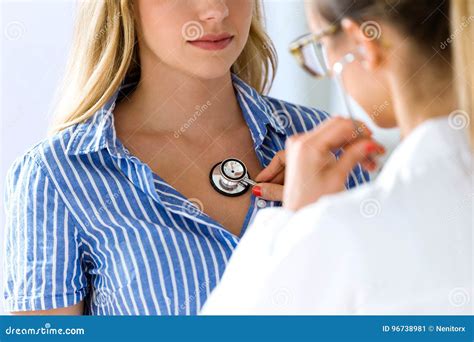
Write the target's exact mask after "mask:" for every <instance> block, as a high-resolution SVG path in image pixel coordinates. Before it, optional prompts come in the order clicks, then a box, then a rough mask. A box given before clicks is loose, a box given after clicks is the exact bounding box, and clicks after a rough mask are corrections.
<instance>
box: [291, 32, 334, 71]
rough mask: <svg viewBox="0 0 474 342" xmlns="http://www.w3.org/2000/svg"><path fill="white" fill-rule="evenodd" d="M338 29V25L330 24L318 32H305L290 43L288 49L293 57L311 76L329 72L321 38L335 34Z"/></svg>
mask: <svg viewBox="0 0 474 342" xmlns="http://www.w3.org/2000/svg"><path fill="white" fill-rule="evenodd" d="M339 29H340V25H336V24H335V25H331V26H329V27H328V28H326V29H324V30H322V31H320V32H318V33H309V34H305V35H304V36H301V37H299V38H298V39H296V40H295V41H293V42H292V43H291V44H290V46H289V49H290V52H291V54H292V55H293V57H295V59H296V60H297V62H298V64H299V65H300V66H301V67H302V68H303V69H304V70H306V71H307V72H308V73H310V74H311V75H312V76H314V77H317V78H322V77H326V76H329V75H330V74H331V69H330V66H329V64H328V59H327V54H326V50H325V48H324V46H323V44H322V43H321V39H322V38H323V37H326V36H329V35H332V34H335V33H336V32H338V31H339Z"/></svg>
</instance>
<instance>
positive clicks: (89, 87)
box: [49, 0, 277, 134]
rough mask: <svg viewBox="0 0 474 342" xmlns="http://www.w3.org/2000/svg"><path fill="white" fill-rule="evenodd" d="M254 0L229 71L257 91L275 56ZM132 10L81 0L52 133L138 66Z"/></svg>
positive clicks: (266, 84) (81, 115)
mask: <svg viewBox="0 0 474 342" xmlns="http://www.w3.org/2000/svg"><path fill="white" fill-rule="evenodd" d="M261 1H262V0H256V1H255V6H254V9H253V17H252V24H251V28H250V35H249V39H248V41H247V44H246V45H245V47H244V50H243V52H242V54H241V55H240V57H239V58H238V60H237V61H235V63H234V65H233V66H232V72H234V73H236V74H237V75H238V76H239V77H240V78H242V79H243V80H244V81H246V82H247V83H249V84H250V85H251V86H253V87H254V88H255V89H256V90H257V91H258V92H260V93H265V92H267V91H268V90H269V88H270V86H271V84H272V81H273V77H274V75H275V70H276V67H277V56H276V52H275V49H274V47H273V44H272V42H271V40H270V38H269V36H268V35H267V34H266V33H265V30H264V16H263V11H262V5H261ZM135 19H136V18H135V13H134V8H133V2H132V1H130V0H94V1H88V0H81V1H79V3H78V11H77V18H76V23H75V33H74V37H73V41H72V49H71V52H70V56H69V60H68V64H67V67H66V72H65V76H64V80H63V82H62V85H61V86H60V88H59V91H58V94H57V104H56V108H55V113H54V121H53V124H52V127H50V131H49V133H50V134H54V133H57V132H59V131H61V130H63V129H65V128H67V127H69V126H71V125H74V124H76V123H81V122H83V121H85V120H87V119H89V118H90V117H91V116H92V115H94V113H95V112H96V111H97V110H98V109H100V108H101V107H102V106H103V105H104V104H105V103H106V101H107V100H108V99H109V98H110V97H111V96H112V95H113V93H114V92H115V91H116V90H117V88H118V87H119V86H120V84H121V83H122V82H123V81H124V80H125V79H126V78H127V77H128V76H129V75H131V74H137V73H139V71H140V61H139V55H138V44H137V33H136V29H135Z"/></svg>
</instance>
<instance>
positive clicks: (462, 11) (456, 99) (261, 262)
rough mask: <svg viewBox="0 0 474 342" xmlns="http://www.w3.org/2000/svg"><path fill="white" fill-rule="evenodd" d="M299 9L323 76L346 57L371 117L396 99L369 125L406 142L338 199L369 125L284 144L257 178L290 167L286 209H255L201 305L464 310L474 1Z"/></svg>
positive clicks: (354, 90) (329, 0)
mask: <svg viewBox="0 0 474 342" xmlns="http://www.w3.org/2000/svg"><path fill="white" fill-rule="evenodd" d="M307 4H308V18H309V20H310V23H311V27H312V28H313V32H315V34H311V35H310V36H307V37H306V39H304V40H300V41H298V43H297V44H295V45H296V46H297V47H298V49H299V48H303V47H304V46H305V45H306V44H314V46H315V47H316V48H318V49H323V50H325V51H326V52H327V59H326V60H321V61H320V62H321V64H320V65H323V66H324V65H325V66H326V67H323V68H320V69H319V70H331V69H333V70H334V68H335V69H337V68H338V65H339V66H341V64H338V63H340V61H343V63H342V64H343V74H342V77H343V79H344V83H345V85H346V88H347V91H348V92H349V93H350V94H351V95H352V96H353V97H354V98H355V99H356V100H357V101H358V102H359V103H360V104H361V105H362V106H363V107H364V108H365V109H366V110H367V111H369V110H370V109H371V108H373V105H376V104H377V103H384V102H385V101H387V102H388V103H390V104H393V105H392V106H390V107H389V108H388V109H387V110H386V111H384V112H383V113H380V114H379V115H377V116H374V117H373V120H374V122H375V123H377V124H381V123H383V122H385V123H386V122H392V123H393V125H397V126H399V127H400V128H401V131H402V135H403V141H402V143H401V144H400V146H398V147H397V149H396V150H395V151H394V152H393V154H392V155H391V156H390V158H389V160H388V161H387V163H386V164H385V166H384V169H383V170H382V172H381V174H380V175H379V176H378V178H377V180H376V181H374V182H373V183H371V184H367V185H364V186H362V187H360V188H358V189H354V190H352V191H349V192H346V193H337V192H338V188H339V187H340V185H341V184H342V179H343V177H345V175H347V172H348V170H350V168H351V166H352V165H354V163H355V162H357V160H360V159H361V158H363V153H362V154H361V152H363V151H364V149H365V148H366V145H367V143H366V142H365V141H364V140H365V139H364V138H363V137H364V136H370V133H369V132H367V131H362V132H361V133H363V134H362V137H361V136H357V135H353V133H354V125H353V122H351V121H350V120H347V119H342V118H334V119H331V120H328V121H326V122H325V123H324V124H323V125H321V126H320V127H318V129H316V130H315V131H314V132H310V133H307V134H302V135H300V136H295V137H292V138H290V139H289V141H288V144H287V148H286V149H285V152H284V153H283V152H280V156H279V159H276V160H275V163H272V166H271V167H269V168H268V169H267V170H266V171H265V174H262V176H261V177H262V178H263V179H266V178H268V177H274V176H275V173H279V172H282V168H277V167H275V166H281V165H278V164H279V162H278V161H279V160H282V161H284V164H285V166H286V168H285V170H284V172H285V184H284V190H283V193H284V195H283V208H268V209H264V210H263V211H261V212H259V213H258V214H257V217H256V218H255V221H254V224H253V225H252V227H250V228H249V231H248V232H247V234H246V235H245V237H244V238H243V239H242V241H241V242H240V244H239V246H238V248H237V250H236V251H235V253H234V255H233V257H232V260H231V261H230V263H229V265H228V267H227V270H226V272H225V274H224V276H223V278H222V281H221V283H220V284H219V285H218V286H217V288H216V289H215V291H214V293H213V294H212V295H211V296H210V298H209V300H208V301H207V303H206V306H205V308H204V312H205V313H206V314H342V315H348V314H350V315H352V314H358V315H371V314H378V315H379V314H382V315H419V314H425V315H443V314H444V315H446V314H449V315H472V314H473V305H472V298H473V294H474V293H473V270H474V268H473V240H472V238H473V232H472V214H473V213H472V199H473V186H472V185H473V183H472V180H473V178H472V177H473V171H472V148H471V147H470V145H469V138H468V132H469V131H468V130H469V128H471V132H472V123H471V127H469V123H470V121H471V120H472V110H473V101H474V89H473V78H474V77H473V75H474V71H473V63H472V61H473V58H474V54H473V47H474V45H473V39H474V1H472V0H469V1H467V0H451V1H444V0H417V1H412V0H393V1H392V0H386V1H378V0H366V1H352V0H309V1H307ZM449 18H453V19H452V21H450V20H449ZM364 28H365V29H364ZM367 28H369V29H368V30H367ZM370 32H371V33H372V35H368V33H370ZM308 38H309V39H308ZM305 62H309V61H307V60H305ZM326 62H327V63H328V64H327V65H326V64H325V63H326ZM306 65H315V64H313V63H311V64H306ZM334 66H335V67H334ZM339 70H340V69H339ZM319 76H324V75H322V74H319ZM326 76H327V75H326ZM361 79H365V80H371V82H366V83H364V87H363V88H364V91H360V89H361V86H360V82H361V81H360V80H361ZM456 85H457V86H456ZM471 139H472V137H471ZM471 143H472V140H471ZM342 145H344V147H345V148H344V151H345V154H344V156H343V157H342V158H341V159H340V160H338V161H334V160H332V159H331V158H329V151H330V148H338V147H340V146H342ZM316 169H317V170H320V172H319V173H318V174H317V175H314V174H313V170H316ZM272 185H273V186H279V185H278V184H274V183H272ZM328 194H332V195H328ZM323 195H326V196H323ZM341 213H344V215H341Z"/></svg>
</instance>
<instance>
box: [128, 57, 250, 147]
mask: <svg viewBox="0 0 474 342" xmlns="http://www.w3.org/2000/svg"><path fill="white" fill-rule="evenodd" d="M141 71H142V72H141V79H140V83H139V85H138V86H137V88H136V90H135V91H134V92H133V93H132V94H131V95H130V96H129V98H128V99H126V100H124V101H122V102H121V103H120V104H119V106H120V107H121V111H120V112H124V113H133V115H128V114H127V115H126V116H127V117H121V120H122V121H123V122H126V126H127V128H128V129H129V130H132V131H133V130H140V131H145V132H147V133H152V134H154V133H157V134H175V133H176V132H180V135H186V136H188V137H190V138H192V137H193V135H202V134H203V133H204V132H203V130H204V131H205V134H208V135H211V136H212V135H216V134H222V132H224V131H226V130H229V128H232V127H237V126H242V125H243V124H245V121H244V118H243V117H242V113H241V111H240V106H239V104H238V102H237V99H236V96H235V92H234V88H233V83H232V77H231V73H230V72H228V73H226V74H225V75H223V76H222V77H218V78H214V79H205V80H204V79H200V78H197V77H195V76H193V75H189V74H186V73H184V72H182V71H178V70H175V69H172V68H170V67H167V66H163V65H158V66H156V65H155V66H154V67H152V66H151V65H150V66H149V65H147V64H146V63H144V64H142V70H141ZM183 128H185V130H184V132H183Z"/></svg>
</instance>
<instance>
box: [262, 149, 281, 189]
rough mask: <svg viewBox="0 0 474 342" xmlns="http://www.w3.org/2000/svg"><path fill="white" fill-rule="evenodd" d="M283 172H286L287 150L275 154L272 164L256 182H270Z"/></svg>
mask: <svg viewBox="0 0 474 342" xmlns="http://www.w3.org/2000/svg"><path fill="white" fill-rule="evenodd" d="M282 170H285V150H281V151H279V152H277V153H276V154H275V156H274V157H273V159H272V160H271V162H270V164H268V166H267V167H266V168H265V169H263V170H262V171H261V172H260V173H259V174H258V175H257V177H255V181H256V182H268V181H270V180H271V179H272V178H274V177H275V176H277V175H278V174H279V173H280V172H281V171H282Z"/></svg>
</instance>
